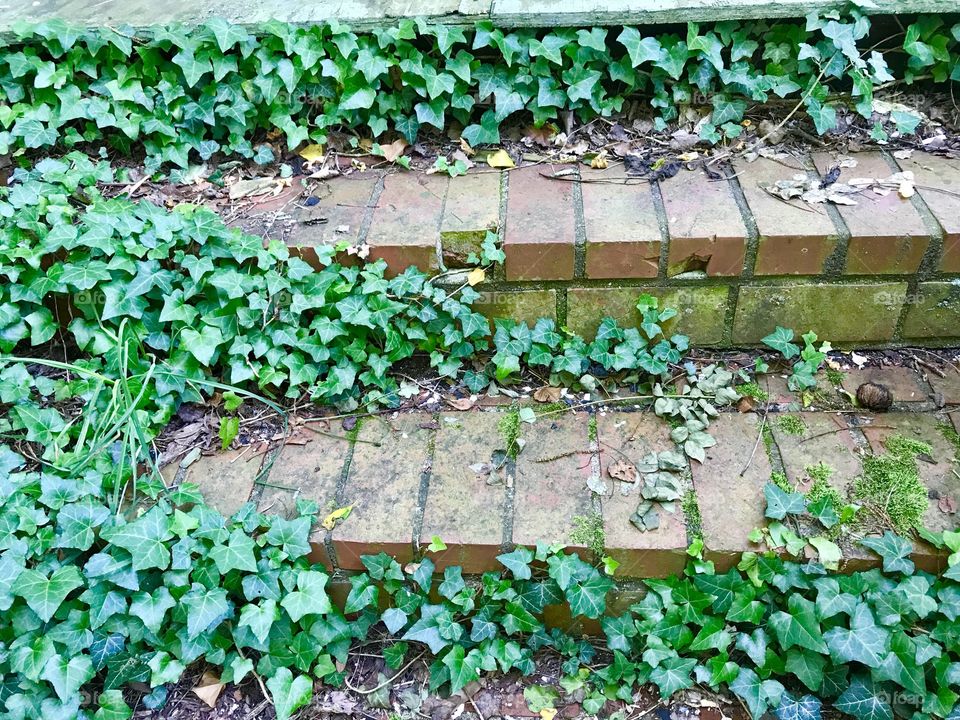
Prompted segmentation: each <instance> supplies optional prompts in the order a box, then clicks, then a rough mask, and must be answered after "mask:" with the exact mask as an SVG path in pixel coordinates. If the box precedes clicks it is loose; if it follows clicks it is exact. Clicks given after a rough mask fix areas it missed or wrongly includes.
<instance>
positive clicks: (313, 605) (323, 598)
mask: <svg viewBox="0 0 960 720" xmlns="http://www.w3.org/2000/svg"><path fill="white" fill-rule="evenodd" d="M327 580H328V577H327V575H326V574H325V573H322V572H319V571H317V570H301V571H300V572H298V573H297V589H296V590H295V591H294V592H292V593H289V594H288V595H287V596H286V597H285V598H283V600H281V601H280V605H281V606H282V607H283V609H284V610H286V611H287V614H289V615H290V619H291V620H293V621H294V622H300V620H301V619H302V618H303V617H304V616H305V615H325V614H326V613H328V612H330V611H331V610H332V609H333V606H332V604H331V603H330V598H329V597H328V596H327V591H326V586H327Z"/></svg>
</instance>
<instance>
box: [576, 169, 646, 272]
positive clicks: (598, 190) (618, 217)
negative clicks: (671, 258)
mask: <svg viewBox="0 0 960 720" xmlns="http://www.w3.org/2000/svg"><path fill="white" fill-rule="evenodd" d="M580 175H581V177H582V178H583V179H584V180H585V181H587V180H595V181H596V180H603V181H614V183H615V182H620V181H623V180H625V179H627V177H628V176H627V174H626V172H625V171H624V168H623V166H622V165H617V166H616V167H615V168H611V169H609V170H591V169H584V170H581V171H580ZM614 183H611V182H583V183H581V188H582V192H583V219H584V225H585V228H586V236H587V248H586V255H587V262H586V272H587V277H588V278H598V279H604V278H650V277H656V276H657V267H658V265H659V263H660V223H659V222H658V220H657V210H656V207H655V206H654V204H653V194H652V192H651V189H650V183H649V182H648V181H646V180H643V179H640V178H633V179H632V180H630V181H629V184H614Z"/></svg>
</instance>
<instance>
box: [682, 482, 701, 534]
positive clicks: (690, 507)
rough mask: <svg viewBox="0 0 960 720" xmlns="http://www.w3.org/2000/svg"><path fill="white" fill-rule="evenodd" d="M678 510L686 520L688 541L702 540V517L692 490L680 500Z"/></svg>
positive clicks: (695, 495)
mask: <svg viewBox="0 0 960 720" xmlns="http://www.w3.org/2000/svg"><path fill="white" fill-rule="evenodd" d="M680 509H681V510H683V515H684V517H686V519H687V530H688V534H689V536H690V540H691V541H693V540H698V539H703V517H702V516H701V515H700V503H698V502H697V494H696V493H695V492H693V490H690V491H688V492H687V493H686V494H685V495H684V496H683V498H682V499H681V500H680Z"/></svg>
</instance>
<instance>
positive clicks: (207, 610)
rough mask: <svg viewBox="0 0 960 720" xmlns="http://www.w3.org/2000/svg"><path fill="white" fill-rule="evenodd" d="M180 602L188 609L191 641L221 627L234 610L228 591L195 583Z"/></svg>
mask: <svg viewBox="0 0 960 720" xmlns="http://www.w3.org/2000/svg"><path fill="white" fill-rule="evenodd" d="M180 602H181V604H183V605H184V606H185V607H186V608H187V637H188V638H189V639H190V640H193V639H194V638H195V637H197V636H198V635H200V634H201V633H203V632H206V631H207V630H209V629H210V628H212V627H214V626H215V625H219V624H220V622H222V621H223V620H224V619H225V618H227V617H228V616H229V615H230V613H231V612H232V610H233V605H232V604H231V602H230V601H229V600H228V599H227V591H226V590H224V589H223V588H219V587H218V588H205V587H204V586H203V585H201V584H199V583H194V584H193V587H191V588H190V591H189V592H188V593H187V594H186V595H184V596H183V597H182V598H181V599H180Z"/></svg>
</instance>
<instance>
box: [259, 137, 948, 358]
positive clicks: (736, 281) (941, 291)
mask: <svg viewBox="0 0 960 720" xmlns="http://www.w3.org/2000/svg"><path fill="white" fill-rule="evenodd" d="M853 158H854V160H855V161H856V166H855V167H844V168H843V169H842V172H841V175H840V182H843V181H846V180H851V179H853V178H855V177H876V178H881V177H889V176H890V175H892V174H893V173H894V172H897V171H900V170H903V171H910V172H912V173H914V175H915V178H916V186H917V190H916V194H915V195H914V196H913V197H910V198H904V197H901V196H900V195H899V194H898V193H897V192H895V191H893V192H890V193H887V194H883V195H881V194H877V193H874V192H873V191H871V190H867V191H865V192H863V193H861V194H859V195H857V196H856V202H857V204H856V205H852V206H828V205H826V204H821V205H817V204H810V203H806V202H803V201H800V200H793V201H785V200H782V199H780V198H777V197H774V196H773V195H772V194H771V193H770V192H768V191H767V190H766V189H765V188H768V187H770V186H771V185H772V184H774V183H776V182H777V181H778V180H789V179H790V178H792V177H793V176H794V175H797V174H802V175H806V176H808V177H812V178H818V177H822V176H823V175H825V174H826V173H827V172H828V171H829V169H830V167H831V165H832V164H833V163H834V162H836V160H837V158H836V157H834V156H830V155H827V154H823V153H819V154H814V155H811V156H809V157H807V156H800V157H796V158H789V159H787V160H780V159H778V160H774V159H767V158H763V157H761V158H758V159H757V160H755V161H754V162H746V161H742V160H738V161H736V162H734V163H733V165H732V166H730V167H729V168H727V169H726V170H724V172H725V173H728V175H727V176H719V175H718V174H717V173H715V172H714V173H712V174H711V176H708V175H707V174H706V173H705V172H704V171H703V170H702V169H700V168H694V169H692V170H686V169H684V170H681V171H680V173H679V174H678V175H676V176H675V177H673V178H669V179H666V180H663V181H662V182H660V183H658V184H654V185H651V184H650V183H649V182H647V181H646V180H642V179H637V178H630V177H629V176H627V175H626V174H625V171H624V169H623V166H622V165H614V166H612V167H610V168H609V169H607V170H596V169H591V168H588V167H586V166H583V165H579V166H578V165H551V164H538V165H532V166H526V167H520V168H515V169H511V170H496V169H493V168H488V167H477V168H474V169H472V170H471V171H470V172H468V173H467V174H466V175H465V176H460V177H456V178H449V177H446V176H443V175H440V174H434V175H426V174H422V173H416V172H402V171H390V172H388V171H384V170H382V169H376V170H366V171H362V172H361V171H353V172H350V171H349V169H348V168H347V167H346V166H344V167H343V168H342V170H343V171H344V175H342V176H339V177H334V178H330V179H328V180H326V181H323V182H321V183H319V184H317V183H316V182H315V181H305V180H303V179H298V180H296V181H295V182H294V183H293V184H292V185H291V186H290V187H289V188H286V189H285V190H284V191H283V192H282V193H281V194H280V195H278V196H277V197H275V198H271V199H267V200H261V201H259V204H258V206H257V210H258V212H260V213H268V214H269V213H271V212H272V211H274V210H276V211H282V212H283V213H287V214H288V215H289V216H290V220H289V222H288V227H289V232H288V233H287V235H286V238H285V239H286V242H287V244H288V245H289V246H290V247H291V250H292V251H293V252H295V253H297V254H299V255H300V256H301V257H303V258H304V259H305V260H307V261H308V262H312V263H314V264H316V263H317V255H316V252H317V248H318V247H319V246H321V245H324V244H337V243H343V242H347V243H349V244H353V245H355V246H357V247H361V248H365V249H368V251H369V255H368V258H369V259H374V260H375V259H383V260H384V261H385V262H386V263H387V266H388V273H389V274H391V275H393V274H396V273H399V272H402V271H403V270H404V269H406V268H407V267H409V266H411V265H416V266H417V267H419V268H420V269H422V270H424V271H425V272H428V273H435V272H439V271H441V270H449V269H457V268H463V267H466V266H468V265H469V258H470V256H471V255H479V252H480V247H481V244H482V242H483V240H484V238H485V236H486V234H487V233H488V232H491V231H494V232H496V233H497V234H498V235H499V239H500V241H501V242H502V244H503V250H504V253H505V255H506V260H505V263H504V265H503V267H502V268H497V269H495V270H494V271H493V272H491V273H488V277H487V281H486V282H484V283H482V284H481V285H478V286H477V287H476V289H477V290H479V291H480V292H481V299H480V301H479V302H478V303H477V309H478V311H480V312H482V313H483V314H485V315H487V316H488V317H490V318H494V317H509V318H513V319H519V320H525V321H533V320H535V319H536V318H538V317H552V318H554V319H555V320H556V321H557V322H558V323H559V324H563V325H567V326H568V327H570V328H571V329H573V330H575V331H578V332H581V333H589V332H591V331H592V329H593V328H595V327H596V325H597V324H598V323H599V321H600V319H601V318H602V317H603V316H605V315H611V316H613V317H616V318H617V319H618V320H620V321H621V322H622V323H625V324H634V323H635V322H636V321H637V313H636V309H635V301H636V296H637V295H638V294H640V293H642V292H650V293H653V294H655V295H659V296H661V297H663V299H664V301H665V302H667V303H668V304H671V305H672V306H674V307H676V309H678V310H679V311H680V314H679V316H678V317H677V318H675V319H674V320H672V321H671V322H670V323H669V327H668V330H669V331H670V332H680V333H684V334H687V335H689V336H690V337H691V340H692V341H693V342H694V343H695V344H697V345H714V346H732V345H733V346H735V345H756V344H758V343H759V341H760V339H761V338H762V337H764V336H765V335H767V334H768V333H770V332H771V331H772V330H773V329H774V328H775V327H776V326H777V325H782V326H785V327H793V328H797V329H800V328H802V329H803V330H807V329H812V330H814V331H815V332H816V333H817V334H818V335H819V336H820V337H823V338H828V339H829V340H831V341H832V342H835V343H859V344H861V345H863V344H870V345H873V346H881V345H890V344H894V345H896V344H904V343H913V344H933V345H936V344H943V343H944V342H949V341H950V340H956V339H957V338H960V220H958V218H960V160H950V159H945V158H942V157H938V156H935V155H930V154H926V153H922V152H915V153H914V154H913V155H911V156H910V157H909V158H904V159H896V158H894V157H893V156H892V155H890V154H887V153H882V152H876V151H871V152H863V153H856V154H855V155H854V156H853ZM305 193H309V194H312V195H313V196H314V197H315V198H316V199H317V202H316V203H314V204H312V205H309V206H308V205H307V203H304V202H300V201H298V200H302V197H301V196H302V195H304V194H305ZM338 259H339V260H340V261H341V262H344V263H345V264H353V263H356V262H357V255H356V254H350V253H348V252H341V253H340V254H339V255H338ZM451 279H452V280H456V281H457V282H458V283H460V282H462V278H458V277H456V276H454V277H453V278H451ZM850 307H858V308H860V312H856V313H853V312H842V311H841V312H824V309H832V308H836V309H846V308H850Z"/></svg>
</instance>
